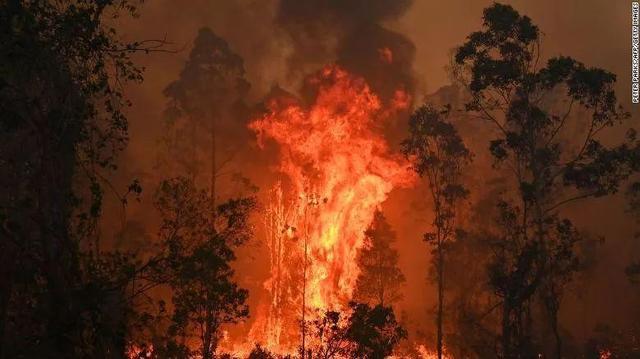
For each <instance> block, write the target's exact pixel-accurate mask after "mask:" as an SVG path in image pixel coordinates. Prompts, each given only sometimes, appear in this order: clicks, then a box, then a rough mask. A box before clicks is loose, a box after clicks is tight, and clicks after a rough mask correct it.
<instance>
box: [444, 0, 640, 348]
mask: <svg viewBox="0 0 640 359" xmlns="http://www.w3.org/2000/svg"><path fill="white" fill-rule="evenodd" d="M483 20H484V21H483V30H482V31H477V32H474V33H472V34H471V35H469V37H468V38H467V41H466V42H465V43H464V44H463V45H462V46H460V47H459V48H458V49H457V52H456V54H455V63H456V69H455V72H456V76H457V78H458V79H459V81H461V82H462V83H463V84H464V85H465V87H466V88H467V89H468V91H469V92H470V95H471V101H470V102H469V103H468V104H467V105H466V109H467V110H468V111H469V112H471V113H474V114H477V116H479V117H480V118H482V119H484V120H486V121H488V122H489V123H491V124H493V126H494V127H495V129H496V130H497V133H498V135H497V136H496V138H494V139H493V140H491V142H490V152H491V154H492V155H493V157H494V159H495V162H496V165H497V166H498V167H499V168H501V169H505V170H506V171H507V173H508V174H509V178H510V180H511V181H513V182H512V183H513V185H512V188H513V191H510V192H509V194H508V195H506V196H505V197H506V198H504V199H503V201H502V202H501V204H500V209H499V212H500V215H499V216H498V221H497V224H498V225H499V227H500V228H501V230H502V235H501V239H500V240H498V241H497V242H496V243H495V245H496V248H497V251H496V256H495V258H494V260H493V263H492V264H491V266H490V278H491V279H490V283H491V284H492V287H493V288H494V289H495V291H496V294H498V296H500V297H501V298H502V299H503V326H502V354H503V356H506V357H522V356H527V355H533V349H532V347H531V333H530V332H529V330H528V329H527V328H530V327H531V326H530V325H529V324H528V323H529V322H530V320H531V319H530V318H528V317H527V314H526V313H527V312H528V307H529V304H530V302H531V301H532V300H533V299H534V298H535V297H536V296H538V297H540V298H541V301H542V302H543V303H544V304H545V306H546V308H547V310H548V312H549V315H550V316H551V318H552V320H551V329H552V331H553V332H554V335H555V337H556V348H555V353H554V355H555V356H556V357H559V356H561V355H562V354H561V350H562V347H561V338H560V335H559V330H558V323H557V313H558V311H559V305H560V298H561V296H562V288H563V287H564V286H565V285H566V283H568V281H569V280H570V278H571V276H572V273H574V272H575V271H576V270H577V268H578V266H577V265H576V260H577V259H576V254H575V250H574V244H575V243H576V241H577V240H579V239H580V235H579V233H578V231H577V230H576V229H575V228H574V226H573V224H572V223H571V222H570V221H569V220H568V219H566V218H562V217H561V215H560V213H559V210H560V209H561V208H563V207H564V205H566V204H568V203H571V202H575V201H579V200H583V199H587V198H593V197H601V196H605V195H610V194H613V193H616V192H617V191H618V189H619V186H620V184H621V183H623V181H625V180H626V179H628V178H629V177H630V176H631V175H632V174H633V173H635V172H636V171H637V170H638V154H639V153H640V152H639V149H640V147H639V146H638V142H637V140H636V136H635V131H630V132H629V135H628V136H627V138H625V140H624V141H623V142H622V143H619V144H617V145H614V146H610V147H608V146H607V145H605V144H604V143H603V142H602V141H601V139H600V137H599V134H600V133H601V132H602V131H603V130H605V129H607V128H610V127H614V126H616V125H619V124H621V123H623V122H624V121H625V120H627V119H628V118H629V114H628V113H626V112H624V111H623V110H622V109H621V107H620V106H619V104H618V102H617V99H616V96H615V92H614V85H615V81H616V76H615V75H614V74H612V73H610V72H608V71H606V70H603V69H599V68H590V67H587V66H585V65H584V64H582V63H580V62H578V61H576V60H574V59H572V58H569V57H563V56H560V57H554V58H551V59H549V60H548V61H547V63H546V64H545V65H544V66H542V67H540V66H539V63H538V61H539V57H540V31H539V29H538V28H537V26H535V25H534V24H533V23H532V22H531V19H529V18H528V17H526V16H522V15H520V14H519V13H518V12H517V11H516V10H514V9H513V8H512V7H511V6H509V5H502V4H497V3H496V4H494V5H493V6H491V7H489V8H487V9H485V10H484V16H483ZM576 129H577V130H576ZM582 129H584V130H582ZM527 353H528V354H527Z"/></svg>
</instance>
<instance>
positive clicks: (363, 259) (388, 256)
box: [354, 211, 405, 306]
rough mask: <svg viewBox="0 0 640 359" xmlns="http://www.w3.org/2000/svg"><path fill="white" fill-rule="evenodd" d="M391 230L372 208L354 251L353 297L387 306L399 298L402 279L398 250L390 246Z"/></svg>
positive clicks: (382, 217) (379, 214) (363, 301)
mask: <svg viewBox="0 0 640 359" xmlns="http://www.w3.org/2000/svg"><path fill="white" fill-rule="evenodd" d="M394 242H395V233H394V232H393V230H392V229H391V226H390V225H389V223H387V220H386V218H385V217H384V214H383V213H382V212H381V211H376V213H375V214H374V218H373V221H372V223H371V225H370V226H369V228H368V229H367V230H366V231H365V240H364V246H363V248H362V249H361V250H360V252H359V253H358V258H357V262H358V268H360V274H359V275H358V278H357V279H356V287H355V292H354V299H355V300H357V301H359V302H361V303H369V304H371V305H376V304H379V305H382V306H384V305H391V304H393V303H395V302H396V301H397V300H399V299H400V298H401V293H400V292H399V290H400V286H401V285H402V283H403V282H404V281H405V278H404V275H403V274H402V272H401V271H400V269H399V268H398V252H397V250H395V249H394V248H393V247H392V245H393V243H394Z"/></svg>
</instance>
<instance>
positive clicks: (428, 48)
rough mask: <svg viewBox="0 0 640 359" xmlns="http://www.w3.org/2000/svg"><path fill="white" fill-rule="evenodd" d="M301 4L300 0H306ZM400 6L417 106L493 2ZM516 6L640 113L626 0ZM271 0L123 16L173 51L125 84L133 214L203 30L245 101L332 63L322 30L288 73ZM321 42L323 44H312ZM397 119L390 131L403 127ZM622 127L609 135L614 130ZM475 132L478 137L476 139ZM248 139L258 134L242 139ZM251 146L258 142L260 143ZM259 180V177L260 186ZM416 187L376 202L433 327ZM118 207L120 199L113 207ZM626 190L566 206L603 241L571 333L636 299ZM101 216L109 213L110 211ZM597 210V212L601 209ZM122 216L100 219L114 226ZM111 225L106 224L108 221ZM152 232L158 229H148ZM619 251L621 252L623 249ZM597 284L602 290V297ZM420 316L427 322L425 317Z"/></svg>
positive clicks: (622, 318) (154, 175)
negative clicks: (225, 47)
mask: <svg viewBox="0 0 640 359" xmlns="http://www.w3.org/2000/svg"><path fill="white" fill-rule="evenodd" d="M301 1H302V0H301ZM407 3H408V5H407V9H406V10H405V11H403V12H402V13H401V14H400V15H398V16H389V17H387V18H384V19H381V20H380V23H381V24H382V25H383V26H384V27H386V28H388V29H391V30H393V31H395V32H397V33H398V34H401V35H403V36H404V37H406V38H407V39H409V40H410V42H412V43H413V46H414V47H415V57H414V58H413V63H412V64H411V70H412V76H413V79H412V80H413V81H415V84H414V85H415V86H414V89H413V90H412V91H413V94H412V96H411V98H412V99H413V102H414V105H415V104H418V103H420V102H422V100H423V99H424V98H426V97H433V95H432V94H434V93H437V92H438V90H439V89H441V88H442V87H444V86H447V85H448V84H449V83H450V81H449V74H448V72H447V69H446V68H447V65H448V64H449V63H450V59H451V54H452V51H453V49H454V48H455V47H456V46H457V45H460V44H461V43H462V42H463V41H464V39H465V38H466V36H467V35H468V34H469V33H471V32H473V31H476V30H478V29H480V26H481V16H482V9H483V8H485V7H487V6H489V5H491V3H492V1H481V0H457V1H429V0H415V1H413V2H410V1H407ZM504 3H508V4H511V5H512V6H513V7H514V8H515V9H516V10H518V11H519V12H520V13H522V14H525V15H527V16H529V17H531V18H532V20H533V21H534V23H536V24H537V25H538V26H539V27H540V29H541V31H542V32H543V34H544V35H543V36H544V37H543V56H546V57H550V56H556V55H560V54H562V55H568V56H572V57H575V58H576V59H578V60H580V61H582V62H584V63H586V64H589V65H591V66H597V67H602V68H605V69H607V70H610V71H612V72H614V73H616V74H617V75H618V84H617V92H618V97H619V98H620V100H621V102H622V103H623V105H625V106H626V108H627V109H628V110H630V111H631V112H632V114H633V116H634V118H635V119H638V118H639V117H638V115H640V114H639V113H638V110H637V107H631V106H630V91H629V88H630V69H631V68H630V60H631V59H630V54H631V52H630V43H631V37H630V34H631V31H630V3H629V2H627V1H617V0H616V1H612V0H591V1H579V0H564V1H558V0H539V1H533V0H519V1H504ZM277 15H278V1H276V0H209V1H205V0H188V1H176V0H157V1H146V2H145V3H144V5H143V6H142V8H141V16H140V18H138V19H135V20H122V21H126V22H125V23H123V24H122V26H123V28H124V30H123V31H122V33H123V34H124V36H125V37H126V38H127V39H163V38H164V39H166V40H167V41H168V42H170V43H171V44H170V45H169V47H170V48H171V49H173V50H176V52H175V53H154V54H151V55H144V56H140V57H138V58H137V60H138V61H139V62H140V63H141V64H142V65H143V66H145V68H146V72H145V81H144V83H142V84H140V85H134V86H131V87H130V88H129V89H128V95H129V97H130V98H131V100H132V102H133V103H134V106H133V107H132V108H131V109H130V114H129V115H130V118H129V120H130V143H129V146H128V148H127V149H126V151H125V153H124V154H123V155H122V157H121V159H120V168H121V170H120V171H119V172H118V173H117V178H114V183H115V184H116V185H119V186H120V187H121V188H122V187H123V186H125V185H126V183H127V182H128V181H130V180H131V179H132V178H139V179H141V181H142V184H143V187H144V191H145V192H144V195H143V200H142V201H141V202H140V203H132V204H131V205H130V206H129V208H128V209H127V217H128V218H129V219H134V220H138V221H140V222H142V223H145V225H146V226H149V228H155V227H154V225H155V223H156V221H157V218H155V216H154V214H153V211H151V210H150V207H149V203H151V195H152V193H153V185H154V183H156V182H155V181H157V179H158V178H160V177H161V176H162V168H158V167H157V166H155V165H154V158H155V154H156V152H157V142H158V138H159V137H160V136H161V134H162V112H163V110H164V107H165V104H166V99H165V98H164V96H163V94H162V90H163V89H164V88H165V87H166V86H167V85H168V84H169V83H170V82H171V81H173V80H174V79H176V78H177V76H178V75H179V72H180V70H181V69H182V67H183V66H184V63H185V60H186V59H187V57H188V55H189V51H190V49H191V46H192V42H193V39H194V37H195V35H196V34H197V31H198V29H199V28H201V27H203V26H208V27H210V28H211V29H212V30H213V31H214V32H215V33H216V34H218V35H219V36H221V37H222V38H224V39H225V40H226V41H227V42H228V43H229V45H230V47H231V48H232V49H233V51H235V52H237V53H238V54H239V55H241V56H242V58H243V59H244V63H245V69H246V71H247V80H248V81H249V82H250V83H251V90H250V93H249V98H248V101H249V102H252V103H257V102H259V101H260V100H261V99H262V98H263V97H264V96H265V95H266V94H267V93H268V92H269V91H270V89H271V88H273V87H274V86H275V85H278V86H280V87H282V88H283V89H285V90H287V91H289V92H292V93H296V94H297V93H298V92H299V90H300V86H299V83H300V81H301V80H302V76H303V74H305V73H309V72H310V71H313V70H318V69H319V68H320V66H322V65H325V64H328V63H332V62H334V61H336V60H337V58H338V52H339V50H337V49H336V46H337V45H336V43H334V42H332V41H333V39H332V38H331V37H329V38H323V41H326V43H323V44H321V45H322V46H321V50H317V51H316V53H315V55H314V56H317V57H316V58H313V61H307V62H305V63H303V64H302V65H300V67H301V68H300V69H299V71H291V63H290V59H291V57H292V56H293V55H296V54H295V51H299V49H298V48H296V47H295V46H294V44H293V43H292V41H291V38H290V36H287V34H286V33H285V31H284V30H283V28H282V26H277V24H276V21H277ZM319 46H320V45H319ZM395 55H396V54H395V53H392V52H391V50H390V49H387V48H381V49H379V53H378V54H377V55H376V57H377V58H374V59H373V60H376V61H380V59H382V60H384V61H386V62H389V63H392V62H395V61H396V56H395ZM398 121H400V122H402V121H405V122H406V118H402V117H399V118H398ZM403 128H404V124H403V123H399V124H398V125H397V126H396V127H395V128H394V129H393V130H392V131H394V133H396V132H399V133H400V136H401V133H402V129H403ZM462 132H463V135H465V136H467V140H468V142H469V143H471V144H472V150H473V151H474V152H476V153H478V157H479V158H482V154H481V153H482V152H483V151H486V149H487V146H488V145H487V143H488V141H485V140H484V139H483V138H479V136H478V135H477V134H473V133H465V131H464V130H463V131H462ZM616 135H617V134H611V136H616ZM473 136H477V137H475V138H473ZM399 138H401V137H399V136H398V135H397V133H396V134H395V135H389V141H390V146H391V147H392V148H394V149H396V150H397V146H398V144H399V140H398V139H399ZM242 146H247V147H251V146H255V143H247V144H242ZM256 151H257V147H256ZM256 171H257V170H252V169H247V172H248V173H247V175H248V176H249V177H251V178H252V179H254V180H256V181H257V182H259V178H260V173H256ZM482 181H483V178H482V176H473V183H472V184H471V185H470V187H471V189H472V191H473V190H476V191H482V189H483V188H484V185H485V184H484V182H482ZM258 184H259V183H258ZM421 196H426V192H425V191H424V188H423V187H421V186H420V185H419V186H417V187H413V188H402V189H398V190H394V191H393V192H392V193H391V194H390V196H389V199H388V200H387V201H386V202H385V203H384V205H383V209H384V211H385V214H386V215H387V217H388V218H389V221H390V223H391V225H392V226H393V227H394V229H395V231H396V232H397V235H398V240H397V247H398V250H399V255H400V267H401V269H402V271H403V272H404V273H405V276H406V279H407V281H406V284H405V291H404V292H405V295H404V300H403V301H402V303H401V304H400V307H401V310H403V311H404V312H405V313H407V314H408V315H409V316H410V317H413V318H419V319H418V320H420V321H423V322H426V323H428V324H430V323H431V322H432V320H433V319H432V318H433V316H432V315H433V314H432V308H433V305H434V303H435V298H434V297H435V291H434V290H433V288H432V287H431V285H430V284H429V281H428V267H429V266H428V263H429V249H428V247H427V245H426V244H425V243H423V241H422V235H423V233H424V232H425V230H427V229H428V228H429V226H430V223H431V221H432V218H431V215H430V211H429V208H428V206H427V207H426V208H418V207H419V206H418V204H417V202H416V201H418V200H419V199H420V198H421ZM108 205H109V206H112V208H113V209H116V210H114V212H115V213H118V210H117V208H118V206H117V203H111V204H108ZM624 206H625V204H624V201H623V200H622V198H621V196H618V197H616V198H614V199H613V200H607V202H597V201H596V202H595V203H594V204H593V205H592V206H585V207H580V208H573V209H571V211H572V214H573V216H574V217H575V218H577V221H578V222H579V223H580V224H581V225H583V226H585V227H586V229H587V230H589V231H590V232H593V233H594V234H596V235H597V234H602V235H605V234H606V241H605V244H603V246H602V251H601V258H600V263H599V264H598V266H599V267H598V268H599V270H598V271H597V272H596V273H595V274H594V275H593V276H592V277H590V278H589V279H588V280H586V281H584V283H581V284H580V286H581V287H580V289H579V290H576V291H575V292H574V293H571V294H570V295H569V296H568V298H567V299H566V300H568V301H572V302H574V305H572V306H565V307H564V308H567V309H566V310H564V311H563V313H562V315H563V316H564V317H565V318H564V319H565V320H566V321H567V322H569V323H571V325H572V326H573V327H574V329H575V332H576V333H578V334H580V335H587V334H588V333H589V331H590V330H591V329H592V328H593V327H594V325H595V324H596V323H597V322H598V321H599V320H604V318H609V321H612V322H614V323H627V322H628V321H629V320H630V319H629V316H628V314H625V313H627V310H629V309H630V308H632V305H633V300H634V299H633V298H632V297H631V295H630V293H631V289H630V287H629V284H628V283H627V282H626V279H625V278H624V275H621V273H623V270H624V269H623V268H624V265H625V264H626V263H628V262H629V261H628V260H627V259H628V258H627V257H626V255H627V254H626V253H630V252H631V249H632V248H633V247H632V246H633V242H632V241H631V237H632V232H633V228H632V223H631V222H632V221H630V220H629V218H628V217H626V216H625V215H624ZM105 213H111V211H110V208H106V209H105ZM603 214H604V215H603ZM118 220H119V218H117V219H107V220H106V221H107V222H108V223H109V224H111V225H112V226H111V227H115V226H116V225H117V223H118ZM105 228H106V229H105V231H106V232H109V231H110V230H113V229H109V228H110V227H109V226H108V225H107V226H105ZM149 232H150V233H151V235H153V234H154V230H153V229H150V230H149ZM261 250H263V249H261V248H260V246H259V245H258V244H253V245H251V244H250V245H249V247H248V249H246V250H245V251H246V253H245V258H243V259H242V260H240V261H239V264H238V265H239V266H240V267H241V268H239V270H238V275H239V276H242V277H243V278H242V280H245V281H252V280H254V281H256V282H257V281H259V273H256V271H252V270H250V269H249V270H246V271H245V270H243V268H250V267H252V266H253V267H259V266H260V260H259V258H260V256H261V252H260V251H261ZM621 253H622V254H621ZM603 293H604V295H603ZM420 318H422V319H420Z"/></svg>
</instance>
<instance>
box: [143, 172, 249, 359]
mask: <svg viewBox="0 0 640 359" xmlns="http://www.w3.org/2000/svg"><path fill="white" fill-rule="evenodd" d="M155 204H156V207H157V208H158V209H159V210H160V212H161V214H162V226H161V229H160V238H161V239H162V242H163V247H164V248H165V251H166V262H167V266H166V270H168V271H170V272H171V273H172V277H171V279H170V280H169V284H170V286H171V288H172V290H173V298H172V302H173V304H174V307H175V309H174V312H173V325H172V326H171V327H170V331H171V332H172V334H177V335H180V336H183V337H187V336H189V335H191V334H192V333H197V337H198V339H199V341H200V355H201V356H202V357H203V358H205V359H210V358H212V357H213V355H214V354H215V351H216V348H217V344H218V340H219V335H220V332H219V329H220V326H221V325H223V324H225V323H235V322H237V321H238V320H240V319H242V318H244V317H247V315H248V313H249V309H248V307H247V305H246V303H245V301H246V299H247V296H248V292H247V291H246V290H245V289H241V288H239V287H238V285H237V284H236V283H235V281H234V279H233V275H234V271H233V269H232V268H231V266H230V263H231V262H232V261H233V260H235V254H234V247H235V246H237V245H239V244H241V243H243V242H245V241H246V240H247V239H248V238H249V237H250V236H251V227H250V225H249V223H248V216H249V213H250V211H251V210H252V209H253V207H254V204H255V203H254V200H253V199H251V198H241V199H235V200H229V201H227V202H225V203H223V204H220V205H219V206H217V207H216V208H214V207H213V205H212V203H211V201H210V197H209V194H208V192H206V191H201V190H198V189H197V188H196V187H195V186H194V184H193V182H192V181H191V180H189V179H186V178H176V179H172V180H167V181H164V182H162V183H161V185H160V187H159V189H158V191H157V193H156V197H155ZM214 210H215V211H216V213H217V214H216V215H215V216H211V215H210V213H212V211H214Z"/></svg>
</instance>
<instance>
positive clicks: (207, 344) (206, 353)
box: [202, 312, 214, 359]
mask: <svg viewBox="0 0 640 359" xmlns="http://www.w3.org/2000/svg"><path fill="white" fill-rule="evenodd" d="M213 334H214V333H213V315H212V313H211V312H209V313H207V322H206V323H205V330H204V335H203V336H202V359H212V358H213V350H212V348H211V341H212V340H211V339H212V337H213Z"/></svg>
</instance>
